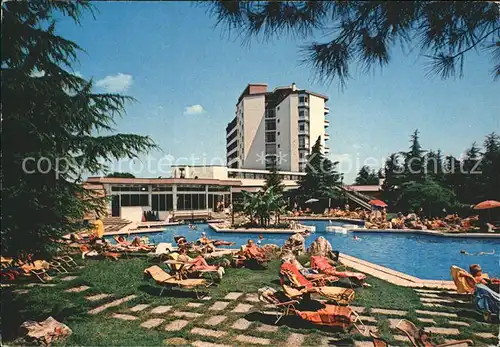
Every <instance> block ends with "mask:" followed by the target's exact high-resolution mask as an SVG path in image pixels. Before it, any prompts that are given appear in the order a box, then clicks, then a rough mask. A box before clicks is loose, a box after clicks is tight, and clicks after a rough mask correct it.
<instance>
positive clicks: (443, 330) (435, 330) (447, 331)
mask: <svg viewBox="0 0 500 347" xmlns="http://www.w3.org/2000/svg"><path fill="white" fill-rule="evenodd" d="M425 331H428V332H431V333H433V334H441V335H460V331H459V330H458V329H456V328H438V327H426V328H425Z"/></svg>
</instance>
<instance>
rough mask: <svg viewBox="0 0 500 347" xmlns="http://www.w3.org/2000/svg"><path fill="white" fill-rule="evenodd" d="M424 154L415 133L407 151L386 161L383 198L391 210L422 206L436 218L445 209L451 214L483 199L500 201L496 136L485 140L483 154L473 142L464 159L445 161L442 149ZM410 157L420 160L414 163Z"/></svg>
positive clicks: (499, 152)
mask: <svg viewBox="0 0 500 347" xmlns="http://www.w3.org/2000/svg"><path fill="white" fill-rule="evenodd" d="M424 152H425V151H424V150H423V149H422V147H421V146H420V143H419V141H418V132H415V133H414V134H413V135H412V138H411V146H410V149H409V151H408V152H403V153H399V154H392V155H391V156H390V157H389V158H388V159H387V161H386V163H385V167H384V176H385V181H384V183H383V185H382V199H383V200H384V201H386V202H387V203H388V204H389V206H390V207H391V208H393V209H396V210H398V211H399V210H400V211H409V210H415V208H416V207H418V208H419V207H422V208H424V211H425V210H426V209H427V211H425V212H426V213H427V212H428V213H429V214H434V215H436V214H437V213H439V212H440V211H442V209H443V208H445V209H446V210H447V211H449V212H451V211H457V210H462V209H463V207H464V206H471V205H474V204H477V203H479V202H481V201H484V200H500V183H499V181H500V179H499V177H500V139H499V136H498V135H496V134H495V133H491V134H489V135H488V136H487V137H486V140H485V141H484V153H481V148H479V146H478V145H477V144H476V143H473V144H472V146H471V147H470V148H469V149H467V150H466V152H465V153H464V156H463V158H462V160H460V159H457V158H455V157H453V156H447V157H446V158H444V159H443V155H442V153H441V151H440V150H438V151H436V152H434V151H432V150H430V151H429V152H428V153H427V154H426V155H424V154H423V153H424ZM400 156H402V157H403V158H404V162H403V165H401V164H400V163H399V157H400ZM411 158H417V159H416V160H414V161H413V162H412V161H411ZM421 163H422V164H421ZM410 169H411V170H413V172H410ZM419 169H420V171H418V170H419Z"/></svg>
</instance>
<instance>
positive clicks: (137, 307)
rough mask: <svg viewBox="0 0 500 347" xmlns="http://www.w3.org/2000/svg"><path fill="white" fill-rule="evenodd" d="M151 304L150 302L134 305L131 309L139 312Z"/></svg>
mask: <svg viewBox="0 0 500 347" xmlns="http://www.w3.org/2000/svg"><path fill="white" fill-rule="evenodd" d="M149 306H150V305H149V304H140V305H135V306H134V307H132V308H131V309H130V311H132V312H139V311H142V310H144V309H146V308H148V307H149Z"/></svg>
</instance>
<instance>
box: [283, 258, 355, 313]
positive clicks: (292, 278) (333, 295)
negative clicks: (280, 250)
mask: <svg viewBox="0 0 500 347" xmlns="http://www.w3.org/2000/svg"><path fill="white" fill-rule="evenodd" d="M280 280H281V284H282V285H285V284H286V285H289V286H290V287H292V288H294V289H296V290H298V291H300V292H301V293H302V294H311V293H317V294H319V295H321V296H323V297H325V298H326V299H327V300H331V301H334V302H336V303H337V304H340V305H348V304H349V303H350V302H351V301H352V300H354V296H355V292H354V290H353V289H352V288H342V287H331V286H314V283H313V282H311V281H309V280H307V279H306V278H305V277H304V276H303V275H302V274H301V273H300V271H299V270H298V269H297V267H296V266H295V265H293V264H291V263H283V264H282V265H281V269H280Z"/></svg>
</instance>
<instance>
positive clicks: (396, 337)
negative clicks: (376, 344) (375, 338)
mask: <svg viewBox="0 0 500 347" xmlns="http://www.w3.org/2000/svg"><path fill="white" fill-rule="evenodd" d="M392 338H393V339H394V340H396V341H399V342H408V343H409V342H410V340H409V339H408V337H407V336H406V335H392Z"/></svg>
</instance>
